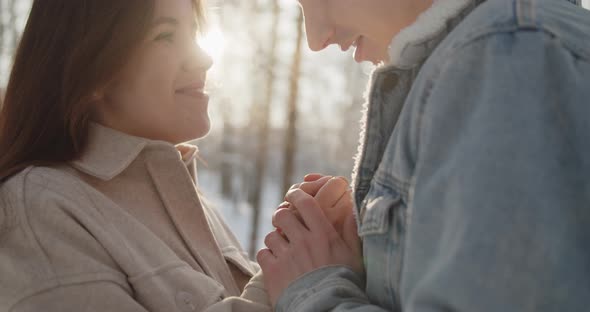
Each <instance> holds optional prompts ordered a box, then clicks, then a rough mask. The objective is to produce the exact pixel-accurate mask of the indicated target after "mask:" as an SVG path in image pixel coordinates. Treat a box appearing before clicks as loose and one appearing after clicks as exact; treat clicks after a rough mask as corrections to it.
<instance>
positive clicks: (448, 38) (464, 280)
mask: <svg viewBox="0 0 590 312" xmlns="http://www.w3.org/2000/svg"><path fill="white" fill-rule="evenodd" d="M299 2H300V5H301V7H302V9H303V11H304V13H305V17H306V30H307V34H308V40H309V46H310V48H311V49H313V50H321V49H323V48H325V47H326V46H328V45H330V44H339V45H341V46H342V48H343V49H344V50H345V49H348V48H349V47H350V46H356V52H355V58H356V60H357V61H363V60H368V61H372V62H374V63H380V62H384V63H385V64H383V65H382V66H380V67H379V68H378V69H377V70H376V71H375V73H374V74H373V77H372V82H371V86H370V93H369V95H368V102H369V104H368V107H367V110H366V113H365V115H366V116H365V123H364V125H365V128H364V133H363V135H362V141H361V147H362V151H361V152H360V154H359V156H358V161H357V164H356V169H355V172H354V182H353V186H354V199H355V203H356V207H357V208H356V211H355V213H356V215H357V221H358V234H359V236H360V239H362V242H363V248H362V251H363V259H364V261H363V264H364V271H363V270H362V269H358V268H356V264H357V263H356V262H355V261H356V260H355V259H356V258H357V256H358V255H359V252H358V251H356V248H354V245H355V242H354V240H351V239H350V238H346V237H345V236H346V235H340V234H341V233H340V232H338V231H337V230H336V229H335V228H334V227H333V226H332V225H331V224H330V223H329V222H328V219H327V218H326V217H325V216H324V214H323V213H322V212H321V210H320V209H318V204H317V202H316V201H315V200H314V198H313V197H312V196H311V195H309V194H307V193H305V192H304V190H302V189H294V190H292V191H290V192H289V193H288V194H287V197H286V198H287V200H288V201H289V202H290V204H291V207H294V208H295V209H297V212H298V214H299V215H300V217H301V221H299V219H298V216H297V215H296V214H295V213H292V212H290V211H289V210H282V212H281V213H280V214H277V215H276V217H275V220H274V224H275V226H277V227H278V228H280V229H281V233H282V235H281V236H276V235H275V236H273V237H275V238H276V237H283V239H274V240H270V241H267V247H268V249H265V250H262V251H261V252H260V253H259V255H258V261H259V263H260V264H261V266H262V269H263V271H264V273H265V281H266V286H267V289H268V291H269V293H270V296H271V300H272V301H273V304H274V306H275V308H276V310H278V311H328V310H330V311H331V310H335V311H349V310H351V311H383V310H389V311H420V312H421V311H429V312H434V311H583V310H586V309H587V308H586V306H587V299H588V298H590V282H588V276H590V249H589V248H587V246H588V241H590V226H588V225H589V224H590V179H589V178H588V177H590V156H589V155H590V122H589V121H590V120H589V119H590V100H589V99H590V85H589V84H588V83H589V81H590V31H589V29H590V12H588V11H586V10H584V9H582V8H580V7H579V1H574V0H571V1H568V0H435V1H433V0H300V1H299ZM343 231H354V226H349V227H347V228H346V229H344V230H343Z"/></svg>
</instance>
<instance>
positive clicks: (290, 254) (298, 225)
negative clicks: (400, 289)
mask: <svg viewBox="0 0 590 312" xmlns="http://www.w3.org/2000/svg"><path fill="white" fill-rule="evenodd" d="M286 200H287V202H289V203H290V205H291V208H289V209H280V210H279V211H277V212H276V213H275V216H274V223H275V226H276V227H278V228H280V229H281V230H282V234H281V233H279V232H277V231H274V232H271V233H270V234H268V235H267V236H266V238H265V244H266V246H267V247H268V248H267V249H262V250H261V251H259V252H258V255H257V260H258V263H259V264H260V266H261V268H262V270H263V272H264V280H265V284H266V289H267V291H268V293H269V296H270V300H271V302H272V304H273V306H274V305H275V304H276V302H277V299H278V298H279V296H280V295H281V294H282V293H283V291H284V290H285V289H286V288H287V287H288V286H289V284H290V283H292V282H293V281H295V280H296V279H297V278H299V277H301V276H302V275H304V274H306V273H308V272H311V271H314V270H316V269H318V268H320V267H323V266H327V265H345V266H348V267H350V268H351V269H352V270H354V271H356V272H358V273H359V274H362V272H363V265H362V255H361V244H360V239H359V238H358V236H357V231H356V221H355V220H354V217H353V216H352V214H350V215H349V216H348V217H347V218H346V219H345V221H344V222H343V224H342V236H341V235H340V234H339V233H338V232H337V231H336V229H335V228H334V226H333V225H332V224H331V223H330V221H329V220H328V219H327V217H326V215H325V213H324V211H323V210H322V209H320V205H319V203H318V201H317V200H316V199H315V198H314V197H313V196H312V195H310V194H308V193H306V192H305V191H303V190H302V189H300V188H296V189H292V190H291V191H289V192H288V193H287V196H286ZM294 210H295V211H297V212H298V213H299V215H300V218H301V220H300V219H299V217H298V216H297V215H296V213H295V211H294Z"/></svg>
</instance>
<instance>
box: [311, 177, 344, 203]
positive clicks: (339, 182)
mask: <svg viewBox="0 0 590 312" xmlns="http://www.w3.org/2000/svg"><path fill="white" fill-rule="evenodd" d="M347 191H348V181H346V179H344V178H340V177H336V178H332V179H330V180H329V181H328V182H326V184H325V185H324V186H322V188H320V190H319V191H318V192H317V194H316V195H315V196H314V197H315V199H316V200H317V201H318V203H319V204H320V207H322V209H324V210H325V209H328V208H330V207H332V206H334V205H335V204H336V203H337V202H338V200H339V199H340V198H342V197H343V196H344V195H345V194H346V192H347Z"/></svg>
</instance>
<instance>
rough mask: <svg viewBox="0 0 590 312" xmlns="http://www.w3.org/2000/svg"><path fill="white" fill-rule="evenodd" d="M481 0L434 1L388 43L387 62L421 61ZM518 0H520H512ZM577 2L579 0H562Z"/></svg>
mask: <svg viewBox="0 0 590 312" xmlns="http://www.w3.org/2000/svg"><path fill="white" fill-rule="evenodd" d="M484 1H485V0H434V3H433V4H432V6H431V7H430V8H429V9H428V10H426V11H424V12H423V13H422V14H421V15H420V16H419V17H418V18H417V19H416V21H415V22H414V23H413V24H412V25H410V26H408V27H406V28H405V29H403V30H402V31H401V32H400V33H399V34H397V35H396V36H395V37H394V38H393V41H392V42H391V45H390V46H389V59H390V62H389V64H388V65H390V66H394V67H397V68H400V69H409V68H413V67H415V66H417V65H420V64H421V63H423V62H424V61H425V60H426V59H427V58H428V56H429V55H430V54H431V53H432V51H434V49H435V48H436V46H437V45H438V43H440V42H441V41H442V40H443V39H444V38H445V37H446V35H448V34H449V33H450V32H451V31H452V30H453V28H455V26H456V25H458V24H459V23H460V22H461V21H462V20H463V18H464V17H465V16H467V14H468V13H469V12H471V11H472V10H473V9H475V8H476V7H477V6H478V5H480V4H481V3H483V2H484ZM516 1H521V0H516ZM562 1H568V2H571V3H573V4H575V5H581V0H562Z"/></svg>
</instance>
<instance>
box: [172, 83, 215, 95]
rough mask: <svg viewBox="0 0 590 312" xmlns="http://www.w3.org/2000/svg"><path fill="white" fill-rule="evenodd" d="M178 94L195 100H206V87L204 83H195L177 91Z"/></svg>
mask: <svg viewBox="0 0 590 312" xmlns="http://www.w3.org/2000/svg"><path fill="white" fill-rule="evenodd" d="M176 93H177V94H181V95H186V96H190V97H193V98H206V97H208V95H207V94H206V93H205V86H204V84H203V83H195V84H191V85H188V86H186V87H183V88H180V89H178V90H176Z"/></svg>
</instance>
